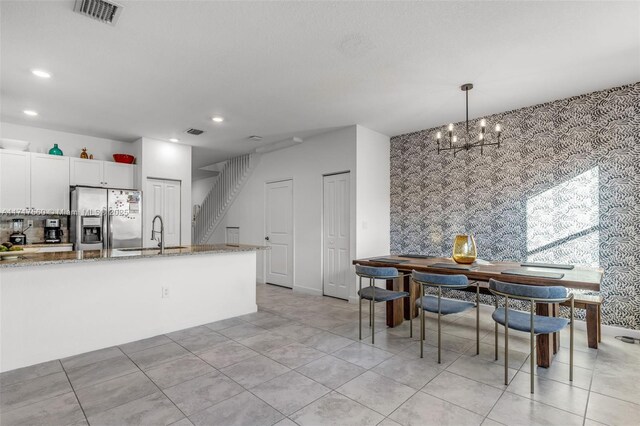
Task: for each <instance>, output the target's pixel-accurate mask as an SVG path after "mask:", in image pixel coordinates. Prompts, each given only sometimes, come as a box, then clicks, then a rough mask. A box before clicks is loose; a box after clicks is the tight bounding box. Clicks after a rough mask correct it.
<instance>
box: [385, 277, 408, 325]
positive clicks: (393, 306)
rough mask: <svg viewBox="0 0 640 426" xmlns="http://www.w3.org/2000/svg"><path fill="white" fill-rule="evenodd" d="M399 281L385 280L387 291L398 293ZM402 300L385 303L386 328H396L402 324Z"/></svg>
mask: <svg viewBox="0 0 640 426" xmlns="http://www.w3.org/2000/svg"><path fill="white" fill-rule="evenodd" d="M399 281H400V280H387V290H393V291H399V288H400V283H399ZM403 303H404V302H403V301H402V299H396V300H392V301H391V302H387V326H388V327H397V326H399V325H400V324H402V321H403V317H404V312H403V311H404V309H403Z"/></svg>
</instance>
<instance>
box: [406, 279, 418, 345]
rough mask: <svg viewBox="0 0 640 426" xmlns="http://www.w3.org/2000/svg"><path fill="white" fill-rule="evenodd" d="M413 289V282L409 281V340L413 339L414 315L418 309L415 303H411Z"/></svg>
mask: <svg viewBox="0 0 640 426" xmlns="http://www.w3.org/2000/svg"><path fill="white" fill-rule="evenodd" d="M403 279H404V278H403ZM412 288H413V280H409V338H410V339H413V313H414V312H415V308H416V307H415V303H411V289H412Z"/></svg>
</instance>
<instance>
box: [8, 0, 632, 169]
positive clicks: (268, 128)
mask: <svg viewBox="0 0 640 426" xmlns="http://www.w3.org/2000/svg"><path fill="white" fill-rule="evenodd" d="M120 3H121V4H123V5H124V6H125V7H124V10H123V12H122V15H121V17H120V20H119V22H118V23H117V25H116V26H115V27H112V26H109V25H105V24H101V23H97V22H95V21H92V20H90V19H89V18H86V17H84V16H81V15H79V14H77V13H75V12H73V4H74V1H73V0H66V1H42V2H35V1H2V2H1V6H0V13H1V30H0V31H1V32H0V36H1V39H0V59H1V67H0V72H1V96H2V104H1V107H2V111H1V112H2V114H1V119H2V120H4V121H8V122H13V123H20V124H28V125H34V126H38V127H45V128H51V129H55V130H63V131H70V132H75V133H81V134H89V135H94V136H103V137H109V138H113V139H118V140H124V141H132V140H135V139H137V138H139V137H140V136H147V137H151V138H157V139H163V140H167V139H169V138H171V137H177V138H179V139H180V140H181V143H187V144H190V145H193V146H195V147H197V148H195V149H194V168H197V167H200V166H203V165H206V164H211V163H213V162H216V161H220V160H224V159H226V158H229V157H230V156H233V155H236V154H239V153H243V152H248V151H250V150H251V149H253V148H255V147H256V146H257V145H258V143H253V142H249V141H247V140H246V138H247V137H248V136H250V135H254V134H256V135H262V136H264V137H265V141H264V142H263V143H268V142H270V141H277V140H280V139H285V138H288V137H291V136H300V137H303V138H304V137H309V136H311V135H313V134H316V133H319V132H322V131H323V130H326V129H328V128H335V127H341V126H345V125H350V124H355V123H358V124H361V125H363V126H365V127H369V128H371V129H373V130H376V131H379V132H381V133H384V134H387V135H397V134H401V133H405V132H410V131H414V130H419V129H423V128H427V127H431V126H434V125H439V124H442V123H448V122H450V121H458V120H462V119H464V96H463V94H462V92H460V90H459V88H458V87H459V85H460V84H462V83H465V82H473V83H474V85H475V89H474V90H473V91H472V92H471V93H470V102H471V106H470V109H471V110H470V114H471V116H482V115H487V114H490V113H495V112H500V111H505V110H510V109H514V108H519V107H523V106H527V105H533V104H537V103H541V102H545V101H549V100H553V99H559V98H563V97H567V96H572V95H577V94H581V93H586V92H590V91H594V90H599V89H604V88H608V87H612V86H616V85H621V84H627V83H632V82H635V81H638V80H640V3H639V2H626V3H622V2H609V1H608V2H515V1H513V2H482V3H480V2H475V3H473V2H453V1H448V2H422V3H421V2H394V1H387V2H371V3H370V2H319V1H318V2H255V3H254V2H251V3H249V2H213V1H210V2H203V1H144V2H143V1H120ZM32 68H42V69H46V70H48V71H50V72H51V73H52V74H53V77H52V78H51V79H50V80H39V79H37V78H36V77H34V76H33V75H31V74H30V69H32ZM27 108H30V109H35V110H37V111H38V112H39V113H40V115H39V116H38V117H36V118H29V117H26V116H25V115H24V114H23V113H22V111H23V110H24V109H27ZM216 114H217V115H222V116H223V117H225V118H226V120H225V122H224V123H222V124H215V123H213V122H212V121H211V120H210V117H211V116H213V115H216ZM188 127H196V128H200V129H203V130H205V131H206V133H205V134H203V135H202V136H189V135H186V134H184V133H182V132H183V131H184V130H185V129H187V128H188Z"/></svg>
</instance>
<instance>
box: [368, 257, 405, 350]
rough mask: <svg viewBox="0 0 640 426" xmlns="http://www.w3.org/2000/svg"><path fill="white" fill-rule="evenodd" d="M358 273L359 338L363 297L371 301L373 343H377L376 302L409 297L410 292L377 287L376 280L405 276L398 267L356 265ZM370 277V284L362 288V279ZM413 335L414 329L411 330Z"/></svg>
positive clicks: (370, 316) (370, 317)
mask: <svg viewBox="0 0 640 426" xmlns="http://www.w3.org/2000/svg"><path fill="white" fill-rule="evenodd" d="M356 275H358V280H359V284H360V289H359V290H358V296H359V299H358V305H359V306H358V308H359V311H358V326H359V328H358V338H359V339H360V340H362V299H366V300H368V301H369V327H371V343H375V331H376V324H375V323H376V321H375V313H376V303H377V302H390V301H392V300H396V299H402V298H403V297H409V293H407V292H406V291H391V290H387V289H386V288H380V287H376V280H385V281H386V280H393V279H396V278H400V277H404V275H403V274H399V273H398V270H397V269H396V268H377V267H373V266H362V265H356ZM363 278H368V279H369V286H367V287H365V288H362V279H363ZM410 333H411V335H412V336H413V331H410Z"/></svg>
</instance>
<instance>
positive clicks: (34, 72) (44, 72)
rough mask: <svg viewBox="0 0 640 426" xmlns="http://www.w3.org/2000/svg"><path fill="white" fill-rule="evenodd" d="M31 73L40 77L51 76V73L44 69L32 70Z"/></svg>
mask: <svg viewBox="0 0 640 426" xmlns="http://www.w3.org/2000/svg"><path fill="white" fill-rule="evenodd" d="M31 74H33V75H35V76H36V77H40V78H50V77H51V74H49V73H48V72H46V71H43V70H31Z"/></svg>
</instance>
